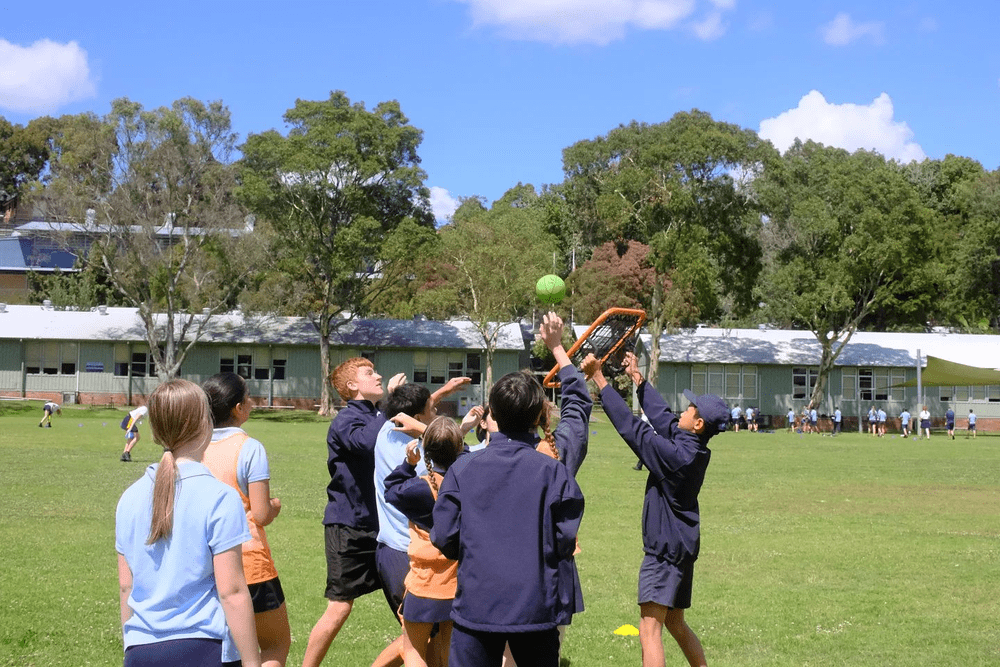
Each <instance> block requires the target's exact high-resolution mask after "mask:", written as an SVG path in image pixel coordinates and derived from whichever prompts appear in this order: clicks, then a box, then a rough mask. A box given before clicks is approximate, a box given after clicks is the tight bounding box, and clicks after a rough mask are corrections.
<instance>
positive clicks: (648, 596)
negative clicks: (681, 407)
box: [593, 353, 729, 667]
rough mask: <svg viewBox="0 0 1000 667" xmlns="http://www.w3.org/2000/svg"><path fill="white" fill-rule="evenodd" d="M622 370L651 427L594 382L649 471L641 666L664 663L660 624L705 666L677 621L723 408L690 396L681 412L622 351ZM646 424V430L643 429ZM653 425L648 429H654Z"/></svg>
mask: <svg viewBox="0 0 1000 667" xmlns="http://www.w3.org/2000/svg"><path fill="white" fill-rule="evenodd" d="M626 373H628V375H629V377H631V378H632V381H633V382H635V383H636V384H637V385H638V397H639V402H640V404H641V405H642V408H643V410H645V412H646V414H647V415H648V416H649V422H650V424H644V423H643V422H642V421H641V420H639V419H637V418H636V417H635V416H634V415H633V414H632V411H631V410H630V409H629V407H628V405H627V404H626V403H625V401H624V400H623V399H622V397H621V396H620V395H619V394H618V392H617V391H615V389H614V388H613V387H611V385H609V384H608V382H607V380H606V379H605V378H604V376H603V375H602V374H601V372H600V369H597V372H595V374H594V377H593V379H594V382H595V383H596V384H597V386H598V388H599V389H600V392H601V401H602V403H603V404H604V411H605V413H606V414H607V416H608V419H609V420H610V421H611V423H612V424H614V426H615V429H616V430H617V431H618V433H619V435H621V436H622V438H623V439H624V440H625V443H626V444H627V445H628V446H629V447H630V448H631V449H632V451H634V452H635V453H636V454H637V455H638V456H639V458H641V459H642V461H643V463H644V464H646V467H647V468H649V479H648V481H647V482H646V495H645V499H644V501H643V509H642V540H643V551H644V552H645V554H646V555H645V558H644V559H643V561H642V567H641V568H640V570H639V612H640V620H639V641H640V643H641V644H642V664H643V667H662V666H663V665H665V657H664V651H663V640H662V633H663V628H664V627H666V628H667V630H668V631H669V632H670V634H671V636H672V637H673V638H674V640H675V641H676V642H677V644H678V646H680V648H681V651H682V652H683V653H684V657H685V658H686V659H687V661H688V663H689V664H690V665H694V666H701V665H705V664H706V661H705V652H704V649H703V648H702V646H701V642H700V641H699V639H698V636H697V635H696V634H695V633H694V631H693V630H692V629H691V628H690V627H689V626H688V624H687V622H686V621H685V620H684V610H685V609H687V608H689V607H690V606H691V590H692V585H693V582H694V564H695V561H696V560H697V558H698V552H699V548H700V543H701V527H700V510H699V507H698V493H699V491H700V490H701V486H702V483H703V482H704V479H705V470H706V469H707V468H708V462H709V459H710V458H711V451H710V450H709V449H708V442H709V440H710V439H711V438H712V437H713V436H714V435H716V434H717V433H720V432H722V431H725V430H726V422H727V417H728V416H729V415H728V413H727V410H726V405H725V403H724V402H723V401H722V399H721V398H719V397H718V396H713V395H711V394H706V395H703V396H695V395H694V394H693V393H692V392H691V391H690V390H685V391H684V397H685V398H686V399H687V400H688V401H690V405H689V406H688V408H687V409H686V410H685V411H684V412H683V413H682V414H680V415H676V414H674V413H672V412H671V411H670V408H669V407H668V406H667V404H666V402H665V401H664V400H663V397H662V396H660V394H658V393H657V392H656V390H655V389H653V388H652V387H650V386H649V383H648V382H646V381H645V379H644V378H643V377H642V375H641V373H639V371H638V366H637V364H636V358H635V355H633V354H631V353H629V354H628V355H626ZM650 425H652V427H651V426H650ZM654 428H655V430H654Z"/></svg>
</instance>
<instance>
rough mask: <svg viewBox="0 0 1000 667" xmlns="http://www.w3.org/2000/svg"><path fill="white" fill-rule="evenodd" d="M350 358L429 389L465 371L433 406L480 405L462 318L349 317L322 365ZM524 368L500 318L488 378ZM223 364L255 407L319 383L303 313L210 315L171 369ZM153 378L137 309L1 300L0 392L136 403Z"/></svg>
mask: <svg viewBox="0 0 1000 667" xmlns="http://www.w3.org/2000/svg"><path fill="white" fill-rule="evenodd" d="M354 356H362V357H366V358H368V359H371V360H372V362H373V363H374V364H375V368H376V369H377V370H378V372H379V373H380V374H381V375H382V376H383V377H384V378H385V379H386V381H387V380H388V378H390V377H392V376H393V375H395V374H396V373H406V376H407V378H408V379H409V380H410V381H411V382H419V383H421V384H425V385H427V386H428V388H430V390H431V391H434V390H436V389H438V388H439V387H440V386H442V385H444V384H445V382H447V381H448V380H449V379H450V378H453V377H461V376H468V377H470V378H472V383H471V384H470V385H468V386H467V387H465V388H464V389H463V390H462V391H460V392H457V393H456V394H453V395H451V396H449V397H448V398H447V399H446V400H445V401H443V402H442V404H441V405H440V406H439V409H440V411H441V412H442V413H443V414H453V415H454V414H464V413H465V411H466V410H467V409H468V408H470V407H472V406H473V405H475V404H477V403H482V402H483V399H484V395H483V394H484V390H485V386H484V383H485V378H486V366H485V364H486V354H485V351H484V348H483V340H482V337H481V336H480V335H479V333H478V332H477V331H476V329H475V328H474V327H473V325H472V324H471V323H470V322H466V321H432V320H427V319H423V318H416V319H413V320H353V321H351V322H348V323H346V324H345V325H344V326H343V327H341V329H340V330H339V331H338V332H337V333H336V334H334V336H333V337H332V339H331V345H330V357H331V359H330V364H331V369H332V368H333V367H335V366H336V365H337V364H339V363H340V362H341V361H344V360H346V359H348V358H350V357H354ZM527 365H528V357H527V352H526V345H525V339H524V334H523V333H522V330H521V327H520V326H519V325H517V324H509V325H505V326H504V327H502V329H501V331H500V333H499V336H498V339H497V349H496V351H495V353H494V356H493V377H495V378H499V377H500V376H502V375H504V374H506V373H509V372H512V371H516V370H518V369H521V368H524V367H526V366H527ZM224 371H233V372H236V373H238V374H239V375H241V376H243V377H244V378H246V380H247V383H248V384H249V386H250V393H251V396H252V398H253V399H254V402H255V404H256V405H258V406H270V407H275V408H279V407H297V408H302V409H308V410H312V409H315V408H316V407H317V406H318V403H319V398H320V395H321V391H322V390H321V382H322V378H321V369H320V352H319V335H318V334H317V333H316V330H315V328H314V327H313V326H312V324H311V323H310V322H309V321H308V320H307V319H305V318H299V317H263V316H250V315H244V314H241V313H230V314H226V315H215V316H212V317H211V318H210V319H209V322H208V324H207V325H206V331H205V333H204V334H203V335H202V337H201V338H200V340H199V342H198V343H197V344H196V345H195V346H194V347H193V348H192V349H191V350H190V352H189V353H188V355H187V358H186V359H185V361H184V364H183V365H182V367H181V373H180V375H181V377H184V378H186V379H189V380H191V381H193V382H197V383H201V382H202V381H204V380H206V379H208V377H209V376H211V375H214V374H215V373H219V372H224ZM157 384H159V380H158V379H157V377H156V367H155V364H154V360H153V357H152V355H151V354H150V349H149V346H148V344H147V343H146V336H145V327H144V326H143V324H142V321H141V320H140V319H139V316H138V311H137V309H135V308H107V307H104V306H101V307H99V308H95V309H93V310H56V309H54V308H52V307H51V306H50V305H42V306H37V305H33V306H25V305H6V304H0V396H4V397H20V398H37V399H46V400H54V401H56V402H59V403H62V404H73V403H82V404H93V405H117V406H123V405H140V404H143V403H145V399H146V396H148V395H149V394H150V392H152V391H153V389H154V388H155V387H156V386H157ZM336 400H337V401H338V402H339V397H336Z"/></svg>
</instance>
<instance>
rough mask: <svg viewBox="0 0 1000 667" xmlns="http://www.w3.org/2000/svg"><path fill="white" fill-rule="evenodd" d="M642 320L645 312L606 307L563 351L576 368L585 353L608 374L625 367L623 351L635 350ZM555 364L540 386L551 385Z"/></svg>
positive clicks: (618, 371)
mask: <svg viewBox="0 0 1000 667" xmlns="http://www.w3.org/2000/svg"><path fill="white" fill-rule="evenodd" d="M645 322H646V311H645V310H640V309H638V308H608V309H607V310H605V311H604V312H603V313H601V315H600V317H598V318H597V319H596V320H594V323H593V324H591V325H590V327H588V328H587V330H586V331H585V332H584V333H583V335H582V336H580V337H579V338H578V339H577V340H576V342H575V343H573V346H572V347H571V348H569V350H568V351H567V352H566V354H567V355H568V356H569V358H570V361H572V362H573V365H575V366H576V367H577V368H579V367H580V364H581V362H582V361H583V360H584V358H585V357H586V356H587V355H588V354H593V355H594V356H595V357H597V358H598V359H599V360H600V362H601V371H602V372H603V373H604V374H605V375H608V376H614V375H618V374H620V373H621V372H622V371H624V370H625V353H626V352H631V351H632V350H634V349H635V342H636V340H637V339H638V337H639V330H640V329H641V328H642V325H643V324H645ZM558 372H559V366H558V365H557V366H556V367H555V368H553V369H552V370H551V371H549V374H548V375H546V376H545V379H544V380H543V381H542V385H543V386H545V387H548V388H555V387H558V386H559V385H560V383H559V381H558V380H556V379H555V377H556V373H558Z"/></svg>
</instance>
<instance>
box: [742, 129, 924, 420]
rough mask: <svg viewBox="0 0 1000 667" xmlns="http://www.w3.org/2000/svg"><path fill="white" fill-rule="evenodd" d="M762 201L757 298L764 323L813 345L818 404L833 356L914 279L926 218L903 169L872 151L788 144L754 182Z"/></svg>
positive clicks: (919, 267)
mask: <svg viewBox="0 0 1000 667" xmlns="http://www.w3.org/2000/svg"><path fill="white" fill-rule="evenodd" d="M758 186H759V189H760V191H761V192H764V193H765V198H766V199H767V200H768V202H769V209H770V218H769V220H768V222H767V224H766V225H765V232H764V235H765V237H766V242H765V247H766V248H767V249H768V258H767V268H766V270H765V272H764V276H763V279H762V281H761V286H760V290H759V294H760V296H761V299H762V300H763V301H764V303H765V304H766V306H765V307H766V310H767V312H768V313H769V314H770V316H771V318H772V321H774V322H776V323H778V324H781V325H783V326H790V327H795V328H799V327H801V328H805V329H808V330H809V331H811V332H812V333H813V335H814V336H815V337H816V340H817V341H818V342H819V345H820V349H821V355H820V363H819V376H818V379H817V383H816V385H815V387H814V388H813V391H812V395H811V397H810V403H811V404H812V405H813V406H817V405H819V404H820V403H821V401H822V397H823V392H824V390H825V387H826V381H827V377H828V375H829V372H830V370H832V368H833V364H834V362H835V361H836V359H837V357H838V356H839V355H840V353H841V351H842V350H843V349H844V346H845V345H847V343H848V342H849V341H850V339H851V336H853V335H854V332H855V331H856V330H857V329H858V326H859V325H860V323H861V322H862V320H864V318H865V317H866V316H868V315H869V314H870V313H872V312H873V310H874V309H876V308H878V307H879V306H880V305H882V304H885V303H889V302H892V301H893V300H895V299H896V295H897V294H898V293H899V291H900V290H904V289H908V287H909V285H910V283H911V282H912V281H913V280H918V281H919V280H922V278H921V277H920V273H921V271H922V270H923V266H924V259H925V257H926V253H927V239H926V232H927V230H928V224H929V222H930V220H931V219H932V218H931V216H930V215H929V212H928V211H927V209H926V208H925V207H924V206H923V205H922V204H921V202H920V200H919V198H918V197H917V195H916V192H915V191H914V189H913V187H912V186H911V185H910V183H909V182H908V181H907V179H906V178H905V177H904V176H903V174H902V173H901V171H900V170H899V169H897V168H895V167H894V166H893V165H891V164H889V163H887V162H886V160H885V159H884V158H883V157H882V156H881V155H878V154H877V153H871V152H866V151H857V152H855V153H853V154H851V153H848V152H847V151H844V150H842V149H839V148H828V147H825V146H822V145H821V144H817V143H814V142H811V141H810V142H807V143H805V144H802V143H800V142H796V144H795V145H793V146H792V147H791V148H790V149H789V150H788V152H787V153H786V154H785V156H784V160H783V168H782V169H772V170H771V171H770V172H769V173H768V175H767V176H766V177H765V179H764V182H762V183H759V184H758Z"/></svg>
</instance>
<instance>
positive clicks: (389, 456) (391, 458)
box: [375, 421, 427, 552]
mask: <svg viewBox="0 0 1000 667" xmlns="http://www.w3.org/2000/svg"><path fill="white" fill-rule="evenodd" d="M395 428H396V425H395V424H393V423H392V422H391V421H387V422H386V423H384V424H382V428H381V429H379V432H378V437H377V438H376V439H375V508H376V509H377V510H378V541H379V542H381V543H382V544H384V545H386V546H388V547H392V548H393V549H395V550H396V551H404V552H405V551H406V549H407V547H409V546H410V520H409V519H407V518H406V517H405V516H404V515H403V513H402V512H400V511H399V510H398V509H396V508H395V507H393V506H392V505H390V504H389V503H387V502H386V501H385V478H386V477H388V476H389V473H391V472H392V471H393V470H395V469H396V467H397V466H398V465H399V464H400V463H402V462H403V461H405V460H406V445H407V444H409V442H410V441H411V440H413V437H412V436H409V435H407V434H405V433H403V432H402V431H396V430H395ZM416 469H417V477H421V476H423V475H426V474H427V465H426V464H425V463H424V460H423V458H421V459H420V461H419V462H418V463H417V466H416Z"/></svg>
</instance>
